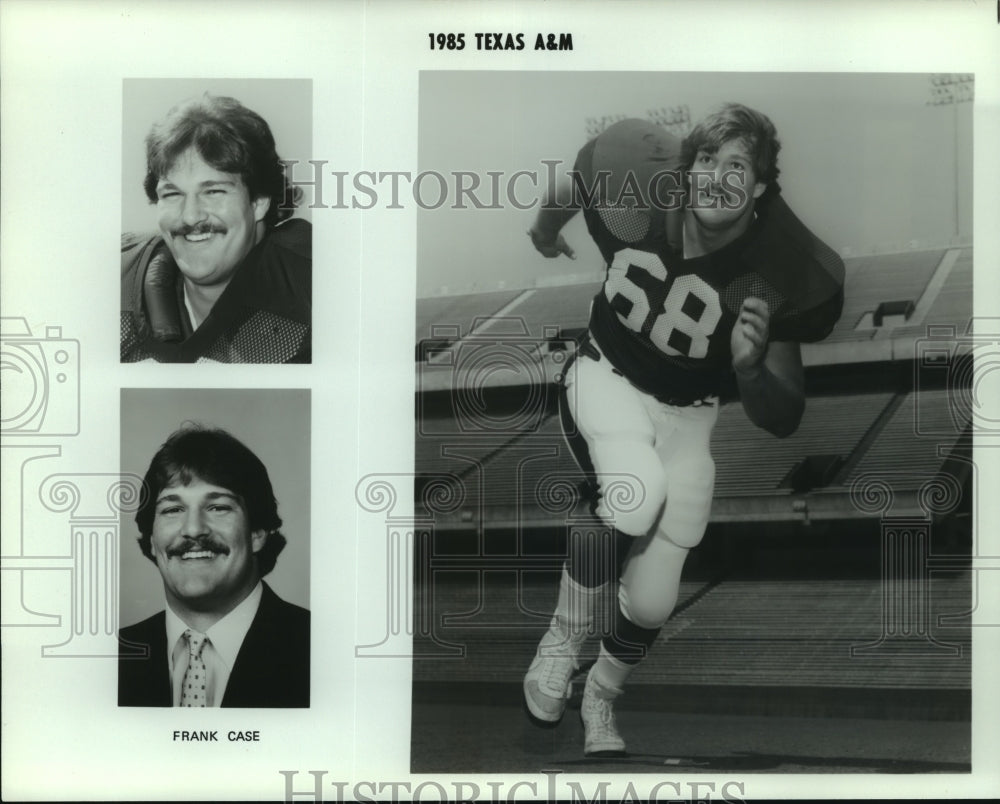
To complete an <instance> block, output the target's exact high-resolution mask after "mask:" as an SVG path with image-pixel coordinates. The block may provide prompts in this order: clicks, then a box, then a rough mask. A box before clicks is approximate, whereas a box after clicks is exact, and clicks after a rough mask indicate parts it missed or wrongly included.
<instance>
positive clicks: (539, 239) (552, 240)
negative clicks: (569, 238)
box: [528, 228, 576, 260]
mask: <svg viewBox="0 0 1000 804" xmlns="http://www.w3.org/2000/svg"><path fill="white" fill-rule="evenodd" d="M528 237H530V238H531V244H532V245H533V246H534V247H535V249H536V250H537V251H538V253H539V254H541V255H542V256H543V257H549V258H550V259H551V258H552V257H558V256H559V255H560V254H565V255H566V256H567V257H569V258H570V259H571V260H575V259H576V252H575V251H573V249H572V248H570V245H569V243H567V242H566V238H564V237H563V236H562V235H561V234H558V233H556V235H555V236H554V237H553V236H551V235H549V236H546V235H544V234H542V233H540V232H539V231H538V230H537V229H535V228H531V229H529V230H528Z"/></svg>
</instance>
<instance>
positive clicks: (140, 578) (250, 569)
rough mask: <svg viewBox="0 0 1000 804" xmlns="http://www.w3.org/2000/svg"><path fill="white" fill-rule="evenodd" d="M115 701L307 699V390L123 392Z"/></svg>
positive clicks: (267, 703) (250, 704)
mask: <svg viewBox="0 0 1000 804" xmlns="http://www.w3.org/2000/svg"><path fill="white" fill-rule="evenodd" d="M121 423H122V424H121V433H122V435H121V465H122V474H123V476H124V477H126V478H128V479H129V481H130V482H132V483H134V484H136V485H137V486H138V487H139V488H141V492H140V493H139V495H138V497H137V502H136V505H135V510H134V514H133V515H132V518H131V519H126V518H125V516H124V515H123V521H122V523H121V533H122V541H123V543H122V545H121V550H120V555H121V569H120V579H121V581H120V612H119V623H120V628H119V633H118V637H119V662H118V703H119V705H120V706H208V707H210V706H221V707H244V708H261V707H282V708H291V707H308V706H309V699H310V689H309V657H310V629H309V621H310V616H309V609H310V593H309V565H310V562H309V558H310V510H309V506H310V500H311V491H310V485H309V478H310V470H309V461H310V457H309V456H310V448H309V444H310V432H311V426H310V393H309V391H308V390H298V389H296V390H264V389H252V390H232V389H224V390H223V389H209V390H196V389H124V390H123V391H122V395H121Z"/></svg>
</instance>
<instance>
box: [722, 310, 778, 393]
mask: <svg viewBox="0 0 1000 804" xmlns="http://www.w3.org/2000/svg"><path fill="white" fill-rule="evenodd" d="M770 321H771V311H770V310H769V309H768V307H767V302H766V301H764V300H763V299H758V298H755V297H754V296H748V297H747V298H746V299H744V300H743V307H742V308H740V314H739V317H738V318H737V319H736V323H735V324H734V325H733V333H732V335H731V337H730V348H731V349H732V352H733V369H734V370H735V371H736V373H737V374H743V375H752V374H756V373H757V372H758V371H760V368H761V365H762V364H763V362H764V356H765V355H766V354H767V337H768V325H769V324H770Z"/></svg>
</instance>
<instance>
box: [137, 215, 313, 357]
mask: <svg viewBox="0 0 1000 804" xmlns="http://www.w3.org/2000/svg"><path fill="white" fill-rule="evenodd" d="M311 238H312V229H311V226H310V225H309V223H308V222H306V221H303V220H297V219H292V220H288V221H286V222H284V223H282V224H281V225H280V226H278V227H276V228H274V229H271V230H270V231H269V232H268V233H267V234H266V235H265V236H264V238H263V239H262V240H261V241H260V242H259V243H257V245H255V246H254V247H253V248H252V249H251V250H250V252H249V253H248V254H247V256H246V258H245V259H244V260H243V263H242V265H240V267H239V270H237V271H236V274H235V275H234V276H233V278H232V280H231V281H230V283H229V285H228V286H227V287H226V289H225V291H224V292H223V293H222V295H221V296H220V297H219V300H218V301H217V302H216V303H215V305H214V306H213V307H212V311H211V312H210V313H209V314H208V316H207V317H206V318H205V320H204V321H202V323H201V326H199V327H198V328H197V329H194V328H193V327H192V326H191V322H190V320H189V318H188V314H187V310H186V308H185V305H184V291H183V282H182V277H181V274H180V269H178V267H177V265H176V263H175V262H174V260H173V257H172V256H171V254H170V251H169V249H168V248H167V246H166V244H165V243H164V242H163V239H162V238H161V237H159V236H146V237H136V236H134V235H125V236H123V237H122V314H121V360H122V362H123V363H126V362H129V363H130V362H136V361H140V360H148V359H153V360H157V361H160V362H165V363H193V362H199V361H214V362H220V363H308V362H310V360H311V337H310V336H311V319H312V249H311Z"/></svg>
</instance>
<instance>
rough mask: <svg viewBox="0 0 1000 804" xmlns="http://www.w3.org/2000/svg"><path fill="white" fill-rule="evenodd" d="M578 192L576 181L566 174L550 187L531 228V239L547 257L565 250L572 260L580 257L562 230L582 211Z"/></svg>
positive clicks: (529, 232) (540, 252) (563, 252)
mask: <svg viewBox="0 0 1000 804" xmlns="http://www.w3.org/2000/svg"><path fill="white" fill-rule="evenodd" d="M574 195H575V194H574V192H573V183H572V180H571V179H570V178H569V176H564V177H563V178H561V179H560V180H559V181H558V182H557V183H556V184H554V185H552V186H551V187H549V188H548V190H547V191H546V194H545V198H544V199H543V201H542V206H541V207H540V208H539V210H538V216H537V217H536V218H535V223H534V224H533V225H532V227H531V228H530V229H529V230H528V236H529V237H530V238H531V243H532V245H534V247H535V248H536V249H537V250H538V252H539V254H542V255H543V256H545V257H558V256H559V255H560V254H565V255H566V256H567V257H569V258H570V259H571V260H572V259H576V252H574V251H573V249H572V248H571V247H570V245H569V244H568V243H567V242H566V239H565V238H564V237H563V236H562V235H561V234H559V232H560V231H561V230H562V228H563V226H565V225H566V224H567V223H569V221H570V220H571V219H572V218H573V216H574V215H576V213H577V212H579V211H580V206H579V203H578V202H577V201H576V199H575V198H574Z"/></svg>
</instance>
